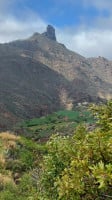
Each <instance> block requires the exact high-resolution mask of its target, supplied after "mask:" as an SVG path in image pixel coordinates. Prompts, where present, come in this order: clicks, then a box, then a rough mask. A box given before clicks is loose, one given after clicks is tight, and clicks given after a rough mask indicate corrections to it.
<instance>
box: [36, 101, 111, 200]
mask: <svg viewBox="0 0 112 200" xmlns="http://www.w3.org/2000/svg"><path fill="white" fill-rule="evenodd" d="M92 110H93V111H94V114H95V116H96V115H97V119H98V124H99V125H100V126H99V127H98V128H96V129H95V130H94V131H91V132H88V131H87V130H86V128H85V127H84V126H79V127H78V128H77V130H76V131H75V134H74V135H73V136H72V137H70V136H60V135H55V136H52V137H51V139H50V140H49V141H48V143H47V149H48V154H47V155H45V156H44V159H43V163H42V173H41V178H40V182H39V188H40V199H46V200H48V199H49V200H52V199H54V200H57V199H58V200H68V199H69V200H74V199H75V200H80V199H82V200H87V199H88V200H93V199H96V200H102V199H106V200H108V199H110V198H112V128H111V125H112V123H111V122H112V121H111V119H112V112H110V110H111V111H112V103H111V102H109V103H108V104H107V105H104V106H103V105H101V106H99V107H98V106H97V107H96V106H95V107H92Z"/></svg>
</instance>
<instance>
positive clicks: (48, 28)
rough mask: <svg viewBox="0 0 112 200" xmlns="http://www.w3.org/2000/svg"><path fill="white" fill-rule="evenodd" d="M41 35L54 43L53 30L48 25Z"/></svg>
mask: <svg viewBox="0 0 112 200" xmlns="http://www.w3.org/2000/svg"><path fill="white" fill-rule="evenodd" d="M42 35H44V36H46V37H47V38H49V39H51V40H54V41H56V35H55V29H54V27H53V26H51V25H48V26H47V30H46V32H44V33H42Z"/></svg>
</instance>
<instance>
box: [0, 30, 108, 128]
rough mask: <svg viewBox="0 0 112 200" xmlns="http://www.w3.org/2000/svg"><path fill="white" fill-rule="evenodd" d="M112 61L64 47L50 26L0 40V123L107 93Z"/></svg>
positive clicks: (106, 96) (105, 96)
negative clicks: (27, 35) (23, 36)
mask: <svg viewBox="0 0 112 200" xmlns="http://www.w3.org/2000/svg"><path fill="white" fill-rule="evenodd" d="M94 63H95V66H96V67H95V66H94ZM111 66H112V65H111V62H109V61H106V64H105V62H104V61H103V59H102V62H101V63H100V64H98V63H97V62H96V59H93V60H92V59H86V58H84V57H83V56H81V55H79V54H77V53H75V52H72V51H70V50H68V49H67V48H66V47H65V46H64V45H63V44H60V43H58V42H57V41H56V36H55V30H54V29H53V27H52V26H48V28H47V32H45V33H43V34H39V33H35V34H33V36H31V37H30V38H28V39H26V40H18V41H14V42H10V43H7V44H1V45H0V127H1V129H3V128H6V127H9V125H10V124H14V123H15V122H16V121H19V120H20V119H21V118H23V119H28V118H32V117H38V116H41V115H44V114H45V113H49V112H52V111H55V110H59V109H60V108H69V109H70V108H72V106H73V105H74V104H75V103H77V102H83V101H89V102H91V101H95V102H97V101H99V100H104V99H108V98H112V79H111V76H112V73H111ZM105 67H106V71H105V70H104V69H105ZM97 68H98V69H97ZM105 73H106V76H105V75H103V74H105ZM105 77H106V78H105Z"/></svg>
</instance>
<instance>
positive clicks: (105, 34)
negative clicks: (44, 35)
mask: <svg viewBox="0 0 112 200" xmlns="http://www.w3.org/2000/svg"><path fill="white" fill-rule="evenodd" d="M58 39H59V41H60V42H63V43H64V44H66V46H67V47H68V48H69V49H72V50H73V51H75V52H78V53H79V54H81V55H83V56H85V57H98V56H103V57H106V58H108V59H112V53H111V52H112V30H104V31H102V30H98V29H94V30H87V31H86V30H80V31H79V32H76V33H75V32H74V33H72V34H71V33H70V34H69V33H66V31H64V33H62V32H59V35H58Z"/></svg>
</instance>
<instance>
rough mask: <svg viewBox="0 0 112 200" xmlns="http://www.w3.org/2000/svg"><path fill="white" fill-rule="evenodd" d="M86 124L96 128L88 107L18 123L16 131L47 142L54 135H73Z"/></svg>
mask: <svg viewBox="0 0 112 200" xmlns="http://www.w3.org/2000/svg"><path fill="white" fill-rule="evenodd" d="M80 123H84V124H86V126H87V127H88V128H89V129H91V130H92V129H93V128H94V124H95V119H94V117H93V115H92V113H91V112H90V111H89V110H88V109H87V107H84V106H81V107H77V108H75V110H72V111H70V110H61V111H57V112H54V113H52V114H49V115H47V116H44V117H41V118H34V119H31V120H27V121H24V122H22V123H18V124H17V125H16V126H15V127H14V131H15V132H16V133H18V134H19V135H21V133H22V135H24V136H26V137H28V138H32V139H33V140H36V141H38V142H39V141H40V142H45V141H47V140H48V139H49V137H50V136H51V135H52V134H55V133H59V134H60V135H72V134H73V132H74V130H75V128H76V127H77V126H78V125H79V124H80Z"/></svg>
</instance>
